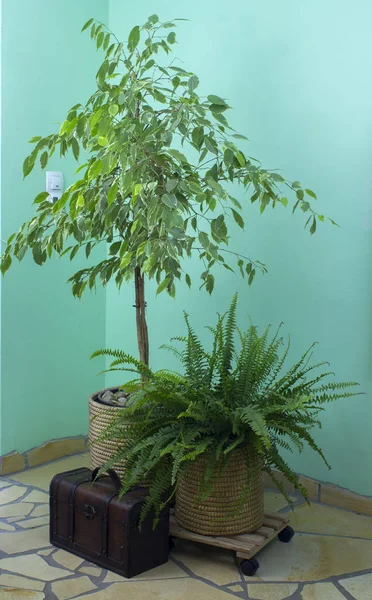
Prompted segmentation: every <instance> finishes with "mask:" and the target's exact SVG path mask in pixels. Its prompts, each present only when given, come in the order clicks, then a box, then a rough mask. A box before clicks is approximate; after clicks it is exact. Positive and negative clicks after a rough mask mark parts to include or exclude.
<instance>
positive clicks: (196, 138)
mask: <svg viewBox="0 0 372 600" xmlns="http://www.w3.org/2000/svg"><path fill="white" fill-rule="evenodd" d="M191 139H192V141H193V143H194V144H195V146H196V147H197V148H198V150H200V148H201V147H202V145H203V140H204V127H203V126H200V127H195V129H193V131H192V134H191Z"/></svg>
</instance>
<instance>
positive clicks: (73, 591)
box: [52, 577, 97, 600]
mask: <svg viewBox="0 0 372 600" xmlns="http://www.w3.org/2000/svg"><path fill="white" fill-rule="evenodd" d="M95 589H97V587H96V586H95V585H94V583H92V582H91V581H90V579H88V577H76V578H74V579H65V580H63V581H56V582H54V583H52V592H53V593H54V594H55V595H56V596H57V598H58V600H69V598H74V597H75V596H80V594H85V593H86V592H91V591H92V590H95Z"/></svg>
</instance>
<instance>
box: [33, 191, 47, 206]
mask: <svg viewBox="0 0 372 600" xmlns="http://www.w3.org/2000/svg"><path fill="white" fill-rule="evenodd" d="M48 198H49V192H40V194H38V195H37V196H36V198H35V200H34V204H40V203H41V202H44V201H45V200H47V199H48Z"/></svg>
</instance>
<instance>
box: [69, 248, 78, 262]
mask: <svg viewBox="0 0 372 600" xmlns="http://www.w3.org/2000/svg"><path fill="white" fill-rule="evenodd" d="M79 248H80V246H74V247H73V249H72V251H71V254H70V260H73V259H74V258H75V256H76V255H77V253H78V251H79Z"/></svg>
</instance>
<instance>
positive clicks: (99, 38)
mask: <svg viewBox="0 0 372 600" xmlns="http://www.w3.org/2000/svg"><path fill="white" fill-rule="evenodd" d="M104 39H105V34H104V33H103V31H100V32H99V34H98V36H97V49H98V48H100V47H101V46H102V44H103V41H104Z"/></svg>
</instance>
